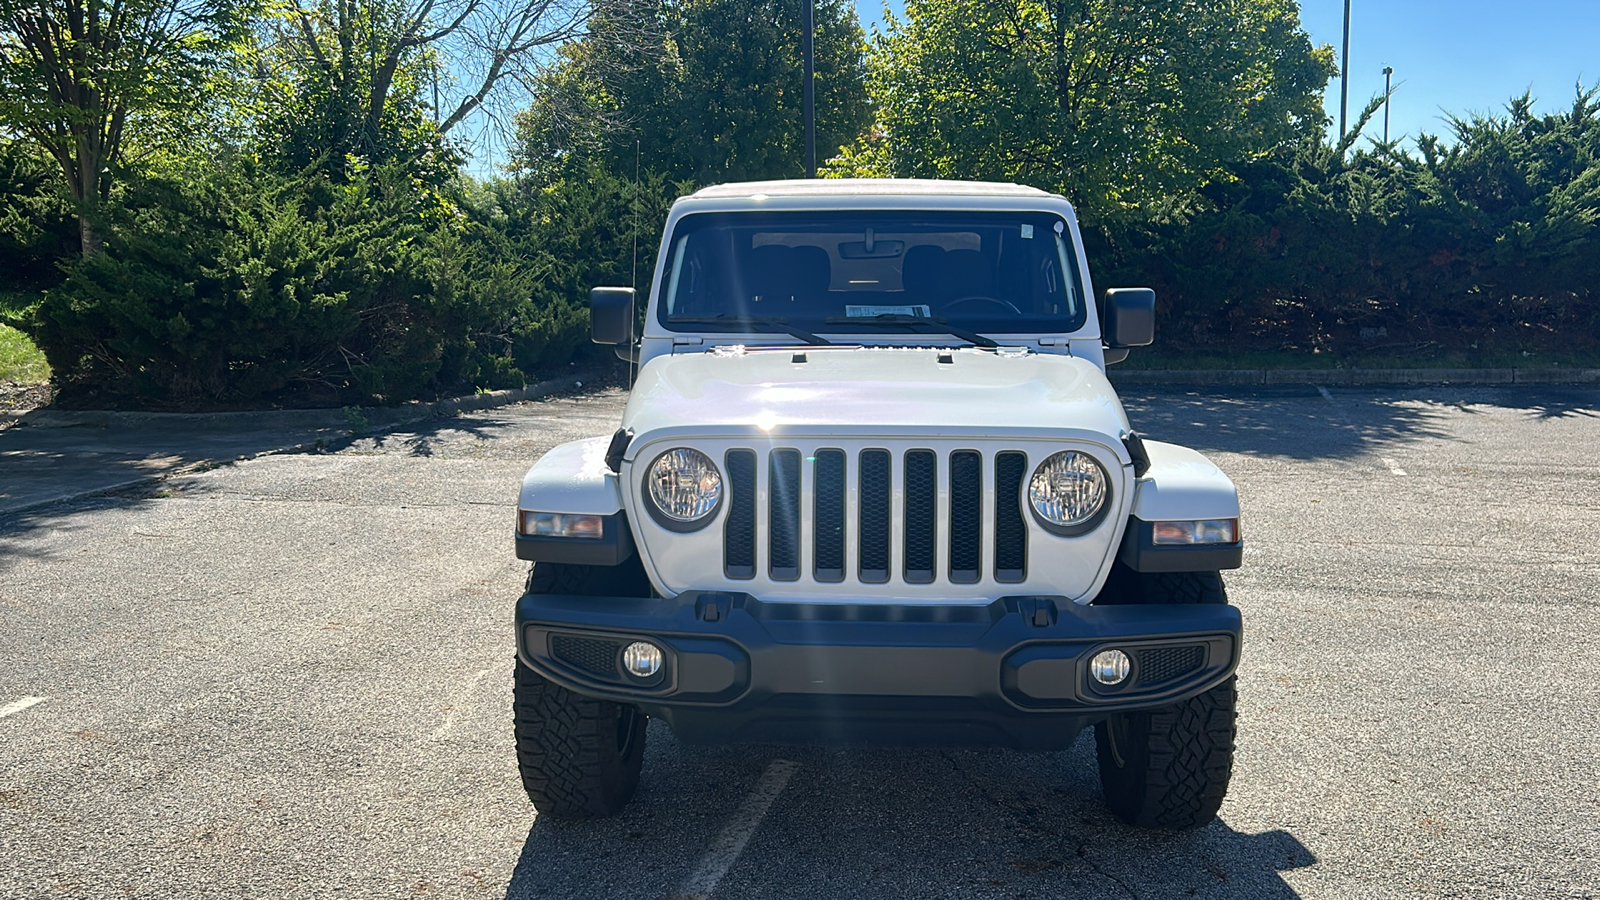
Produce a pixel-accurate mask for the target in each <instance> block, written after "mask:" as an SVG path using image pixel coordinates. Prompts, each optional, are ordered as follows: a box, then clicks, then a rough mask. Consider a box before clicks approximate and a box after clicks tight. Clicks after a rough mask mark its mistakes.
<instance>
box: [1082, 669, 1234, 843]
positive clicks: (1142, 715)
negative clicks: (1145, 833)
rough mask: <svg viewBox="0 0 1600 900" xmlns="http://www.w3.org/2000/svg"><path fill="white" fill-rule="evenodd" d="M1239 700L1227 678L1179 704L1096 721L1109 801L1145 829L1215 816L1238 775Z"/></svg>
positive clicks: (1191, 824) (1185, 825) (1178, 826)
mask: <svg viewBox="0 0 1600 900" xmlns="http://www.w3.org/2000/svg"><path fill="white" fill-rule="evenodd" d="M1237 702H1238V693H1237V691H1236V690H1235V687H1234V679H1232V678H1229V679H1228V680H1227V681H1225V682H1223V683H1222V684H1220V685H1217V686H1216V687H1214V688H1212V689H1211V690H1209V691H1206V692H1205V693H1204V694H1201V695H1200V696H1198V697H1191V698H1190V699H1188V700H1185V701H1183V702H1182V703H1178V704H1174V705H1172V706H1168V707H1164V708H1162V709H1157V710H1152V711H1149V712H1138V713H1120V714H1118V715H1115V716H1112V717H1111V718H1110V719H1108V720H1107V721H1105V722H1101V723H1100V724H1099V725H1096V726H1095V728H1094V737H1095V751H1096V755H1097V756H1098V757H1099V760H1100V785H1101V788H1102V789H1103V790H1104V791H1105V798H1106V806H1108V807H1110V809H1111V811H1112V812H1113V813H1115V814H1116V816H1117V818H1119V819H1122V820H1123V821H1124V822H1127V823H1128V824H1130V825H1137V826H1140V827H1142V828H1171V829H1175V830H1179V831H1182V830H1187V829H1190V828H1199V827H1200V826H1201V825H1204V824H1206V823H1208V822H1210V821H1211V820H1212V819H1213V818H1215V817H1216V815H1217V810H1218V809H1221V808H1222V798H1223V797H1224V796H1225V795H1226V794H1227V793H1228V779H1229V777H1230V776H1231V775H1232V774H1233V739H1234V708H1235V706H1236V704H1237ZM1113 737H1114V738H1115V742H1114V743H1113Z"/></svg>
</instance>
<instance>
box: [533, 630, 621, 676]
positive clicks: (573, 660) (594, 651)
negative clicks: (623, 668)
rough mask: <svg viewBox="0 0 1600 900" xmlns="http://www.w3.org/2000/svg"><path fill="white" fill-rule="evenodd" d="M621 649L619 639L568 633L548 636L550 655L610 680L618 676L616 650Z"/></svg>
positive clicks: (576, 667)
mask: <svg viewBox="0 0 1600 900" xmlns="http://www.w3.org/2000/svg"><path fill="white" fill-rule="evenodd" d="M621 649H622V642H621V641H603V640H598V639H596V638H582V637H573V636H572V635H570V634H553V635H551V636H550V655H551V656H554V657H555V658H556V659H558V660H560V661H562V662H564V663H566V664H567V665H569V666H572V667H573V668H575V669H581V670H583V671H585V672H588V673H590V674H592V675H597V676H599V677H601V678H606V679H611V680H615V679H616V678H617V677H618V675H617V652H618V651H619V650H621Z"/></svg>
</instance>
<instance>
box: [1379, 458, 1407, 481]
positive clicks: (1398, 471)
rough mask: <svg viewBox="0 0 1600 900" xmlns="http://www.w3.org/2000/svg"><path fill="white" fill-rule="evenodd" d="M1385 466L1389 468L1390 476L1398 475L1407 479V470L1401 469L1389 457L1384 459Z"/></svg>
mask: <svg viewBox="0 0 1600 900" xmlns="http://www.w3.org/2000/svg"><path fill="white" fill-rule="evenodd" d="M1383 464H1384V465H1386V466H1388V467H1389V474H1390V475H1397V476H1399V477H1401V478H1404V477H1406V470H1405V469H1402V468H1400V464H1399V463H1397V462H1395V461H1394V460H1392V459H1390V458H1389V457H1387V456H1385V457H1383Z"/></svg>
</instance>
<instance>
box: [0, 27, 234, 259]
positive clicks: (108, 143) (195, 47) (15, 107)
mask: <svg viewBox="0 0 1600 900" xmlns="http://www.w3.org/2000/svg"><path fill="white" fill-rule="evenodd" d="M239 13H240V7H238V6H236V5H235V3H234V2H233V0H0V127H3V128H4V129H5V130H7V131H10V132H14V133H16V134H20V135H22V136H23V137H24V138H26V139H27V140H28V141H30V142H32V143H33V144H34V145H35V146H37V147H38V148H39V149H40V150H41V151H42V152H43V153H44V154H45V155H47V156H48V157H49V158H50V159H52V160H53V161H54V162H55V163H56V166H57V171H58V172H59V173H60V174H61V176H62V177H63V180H64V183H65V184H66V186H67V189H68V194H69V196H70V197H71V198H72V201H73V204H74V206H75V207H76V210H75V211H76V212H77V215H78V220H79V232H80V245H81V248H82V252H84V253H86V254H88V253H92V252H94V251H95V250H96V249H97V248H98V246H99V238H98V236H97V235H96V232H95V227H96V224H97V218H98V212H99V208H100V205H101V204H103V203H104V202H106V200H108V199H109V197H110V194H111V188H112V185H113V183H114V180H115V178H116V176H117V173H118V171H119V166H120V164H121V163H122V159H123V156H124V151H125V150H126V148H127V145H128V143H129V142H130V140H137V139H139V137H140V136H141V134H154V133H157V132H158V131H159V129H153V128H149V127H148V126H149V124H150V123H151V122H152V121H155V120H161V119H164V118H170V117H173V116H180V115H182V114H184V113H185V112H186V111H188V110H192V109H193V108H194V107H195V105H196V104H197V103H198V102H199V101H200V99H201V96H200V93H199V91H198V89H199V88H200V87H201V86H203V85H204V84H206V83H207V81H208V80H209V78H210V73H211V71H212V69H213V67H214V66H215V65H216V64H217V60H218V57H219V55H220V54H221V53H222V52H223V50H224V48H225V47H226V46H227V44H228V42H229V40H230V37H231V35H233V34H235V33H236V32H237V30H238V29H239V27H240V25H241V22H242V18H241V16H240V15H239Z"/></svg>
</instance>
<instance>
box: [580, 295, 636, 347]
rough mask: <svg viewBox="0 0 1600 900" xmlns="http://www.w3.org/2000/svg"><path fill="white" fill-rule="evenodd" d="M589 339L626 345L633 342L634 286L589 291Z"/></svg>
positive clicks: (596, 341) (601, 342) (597, 342)
mask: <svg viewBox="0 0 1600 900" xmlns="http://www.w3.org/2000/svg"><path fill="white" fill-rule="evenodd" d="M589 340H591V341H594V342H595V343H596V344H621V345H622V346H624V347H626V346H629V345H631V344H632V343H633V288H631V287H597V288H595V289H594V290H592V291H590V292H589Z"/></svg>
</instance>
